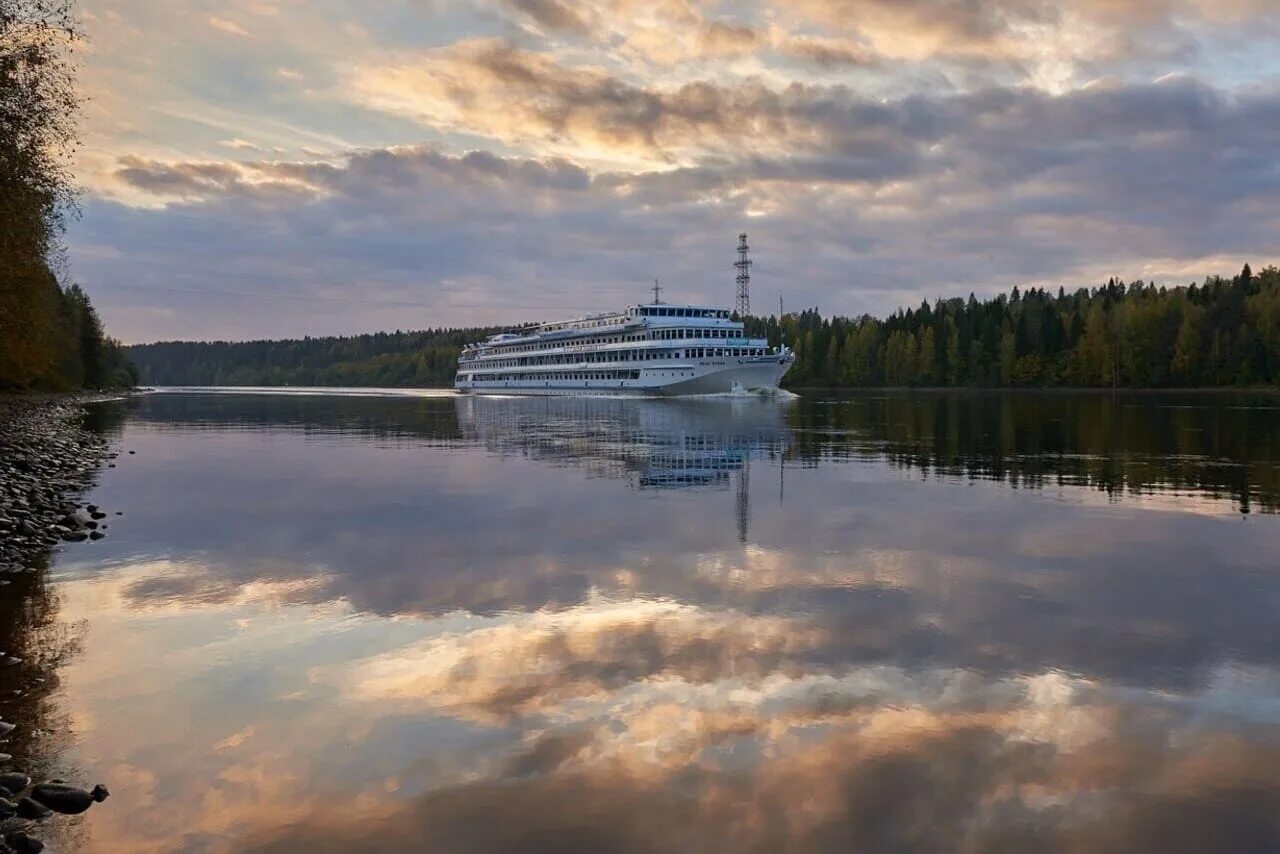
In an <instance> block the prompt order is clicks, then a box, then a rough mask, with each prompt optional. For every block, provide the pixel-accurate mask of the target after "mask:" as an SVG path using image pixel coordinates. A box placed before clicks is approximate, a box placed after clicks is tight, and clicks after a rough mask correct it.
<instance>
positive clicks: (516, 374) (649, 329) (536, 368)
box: [454, 302, 795, 395]
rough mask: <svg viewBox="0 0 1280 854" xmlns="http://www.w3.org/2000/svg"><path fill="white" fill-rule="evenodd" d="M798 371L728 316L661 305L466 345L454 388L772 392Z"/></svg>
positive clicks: (786, 352) (783, 352)
mask: <svg viewBox="0 0 1280 854" xmlns="http://www.w3.org/2000/svg"><path fill="white" fill-rule="evenodd" d="M794 362H795V354H794V353H792V352H791V350H790V349H789V348H787V347H785V346H784V347H777V348H770V347H769V344H768V342H767V341H766V340H765V339H763V338H747V337H745V331H744V328H743V324H742V323H741V322H739V321H736V320H734V319H733V317H732V315H731V314H730V312H729V311H728V309H723V308H715V307H712V306H700V305H672V304H668V303H661V302H654V303H649V304H647V305H633V306H630V307H628V308H627V309H626V310H625V311H619V312H614V313H610V314H599V315H593V316H590V317H583V318H579V319H576V320H564V321H559V322H556V323H541V324H537V325H535V326H529V327H526V328H523V329H519V330H514V331H511V332H504V333H501V334H499V335H493V336H491V337H489V338H488V339H486V340H485V341H482V342H478V343H475V344H468V345H467V346H466V347H464V348H463V350H462V353H461V354H460V355H459V357H458V373H457V376H456V377H455V378H454V386H455V387H456V388H457V389H458V390H460V391H464V392H469V393H473V394H640V395H700V394H729V393H734V392H772V391H776V390H777V388H778V383H779V382H780V381H781V380H782V377H783V375H784V374H786V372H787V370H788V369H789V368H790V367H791V365H792V363H794Z"/></svg>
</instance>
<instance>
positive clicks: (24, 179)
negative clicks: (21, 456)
mask: <svg viewBox="0 0 1280 854" xmlns="http://www.w3.org/2000/svg"><path fill="white" fill-rule="evenodd" d="M78 39H79V33H78V32H77V30H76V24H75V17H74V15H73V9H72V4H71V2H70V0H41V2H31V0H0V391H13V390H17V391H25V390H30V389H52V390H64V389H76V388H102V387H105V386H121V385H132V384H133V382H134V376H133V374H132V372H131V369H130V367H129V364H128V360H127V359H126V358H125V356H124V352H123V350H122V349H121V348H120V346H119V345H118V344H117V343H116V342H115V341H112V340H111V339H110V338H107V337H106V335H105V334H104V333H103V330H102V324H101V322H99V320H98V315H97V313H96V312H95V311H94V310H93V306H92V305H90V304H89V297H88V296H86V295H85V293H84V291H83V290H81V289H80V288H79V287H78V286H76V285H73V284H68V285H63V284H61V283H59V281H58V278H57V276H56V275H55V274H54V270H53V268H52V267H51V265H50V259H51V258H56V257H57V255H58V251H59V243H58V240H59V236H60V235H61V233H62V229H63V225H64V220H65V217H66V214H67V212H68V211H69V210H71V209H73V208H74V204H75V189H74V186H73V184H72V179H71V176H70V174H69V172H68V169H67V163H68V162H69V160H70V152H71V151H72V150H73V149H74V147H75V143H76V137H75V130H76V129H75V114H76V109H77V106H78V103H79V97H78V95H77V92H76V89H75V74H74V71H75V69H74V65H73V63H72V61H71V57H70V50H71V47H72V46H73V45H74V44H75V43H76V42H77V41H78Z"/></svg>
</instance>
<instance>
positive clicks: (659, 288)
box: [653, 279, 662, 305]
mask: <svg viewBox="0 0 1280 854" xmlns="http://www.w3.org/2000/svg"><path fill="white" fill-rule="evenodd" d="M661 293H662V286H661V285H659V284H658V280H657V279H654V280H653V304H654V305H659V304H660V303H661V302H662V298H661V297H659V296H658V295H659V294H661Z"/></svg>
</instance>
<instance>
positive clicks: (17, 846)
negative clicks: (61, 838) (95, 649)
mask: <svg viewBox="0 0 1280 854" xmlns="http://www.w3.org/2000/svg"><path fill="white" fill-rule="evenodd" d="M106 399H110V396H108V395H103V394H78V395H42V396H0V596H2V595H4V592H5V591H6V590H7V591H11V592H10V593H9V595H10V596H22V597H24V598H25V597H27V596H30V595H31V589H32V588H31V585H32V584H33V583H37V584H38V583H40V582H39V581H38V580H37V579H36V578H34V577H33V578H32V580H31V581H27V580H26V578H25V576H26V574H32V575H33V576H34V575H35V574H36V573H39V572H40V569H41V568H42V567H43V566H45V565H46V564H47V562H48V557H49V553H50V551H51V549H53V548H54V547H56V546H57V545H58V544H59V543H61V542H64V541H82V540H88V539H101V538H102V537H103V536H105V533H104V530H105V529H106V528H107V527H108V526H107V522H106V520H107V514H106V512H104V511H102V510H101V509H99V508H98V507H97V506H95V505H93V504H86V503H84V502H83V500H82V499H83V496H84V493H85V492H86V490H87V489H88V488H89V487H90V486H91V485H92V483H93V480H94V476H95V473H96V472H97V471H99V470H100V468H101V467H102V466H103V465H104V464H106V465H112V463H111V462H110V460H111V459H113V458H114V457H116V456H117V453H116V452H115V451H113V450H112V449H111V447H110V443H109V442H108V440H107V439H106V438H105V437H103V436H102V435H101V434H100V433H97V432H95V431H93V430H90V429H88V427H87V426H86V425H85V423H84V421H85V417H86V409H85V407H86V406H87V405H88V404H91V403H94V402H100V401H103V400H106ZM19 574H21V575H23V576H24V578H23V580H22V583H14V581H17V580H18V579H13V580H12V581H11V580H10V576H14V575H19ZM18 651H19V652H21V650H18ZM14 652H15V650H14V649H12V648H10V649H9V650H7V651H0V667H3V668H4V669H5V671H6V672H5V676H6V677H11V676H12V677H14V678H6V679H5V680H4V683H5V684H6V685H8V684H10V683H11V682H15V681H16V682H17V687H15V688H10V689H9V693H10V694H12V695H13V698H17V699H18V700H19V702H17V703H16V705H15V708H17V709H18V710H19V714H18V716H17V719H16V720H14V721H8V720H4V719H0V748H3V749H7V750H14V752H15V753H17V754H19V757H18V758H17V759H15V757H14V756H11V755H10V754H9V753H0V839H2V840H3V841H0V852H9V851H16V852H27V854H35V852H39V851H41V850H43V848H44V843H43V842H42V841H41V840H40V838H39V836H40V835H43V834H42V833H41V832H40V830H39V823H40V822H42V821H43V820H45V819H47V818H49V817H50V816H51V815H52V814H53V813H55V812H56V813H66V814H72V815H74V814H78V813H82V812H84V811H85V810H87V809H88V808H89V807H90V806H92V805H93V803H95V802H100V801H102V800H105V799H106V797H107V790H106V787H104V786H101V785H99V786H95V787H94V788H93V790H92V791H87V790H85V789H81V788H77V787H75V786H69V785H67V784H66V783H65V782H64V781H62V780H60V779H56V778H55V779H51V780H48V781H46V782H42V783H37V784H36V785H34V786H33V785H32V782H33V781H32V779H31V776H30V774H33V773H37V771H36V770H34V769H32V768H26V769H22V768H18V767H14V764H15V762H17V761H18V760H19V759H22V758H23V757H22V756H21V754H24V753H26V752H28V751H25V750H23V749H15V748H14V747H10V746H8V744H7V743H5V742H9V741H10V740H11V737H12V736H14V735H15V734H16V735H17V736H20V737H21V738H20V739H19V741H20V742H21V743H23V744H26V743H27V742H28V741H29V739H30V736H31V735H33V734H34V733H24V732H23V728H24V727H25V728H31V727H37V726H39V725H40V724H39V721H38V718H39V715H36V718H35V719H33V720H24V719H23V718H24V717H27V716H28V715H24V714H22V710H24V709H25V710H26V711H27V712H28V713H30V712H31V711H32V706H31V704H30V703H22V702H20V700H21V698H22V697H23V696H24V695H26V694H37V695H38V694H40V693H41V692H40V691H39V690H37V689H38V688H39V687H40V686H41V685H42V684H44V683H46V682H47V677H46V675H43V674H41V675H39V676H35V677H34V678H35V679H36V683H35V685H29V684H26V683H27V682H28V680H27V678H25V677H26V676H30V675H31V674H28V673H27V672H26V671H27V670H28V668H27V666H26V664H25V663H24V658H25V657H26V656H27V653H25V652H24V653H22V655H21V656H19V655H15V654H14ZM6 705H8V704H6ZM7 711H8V709H6V712H7ZM25 758H26V759H27V760H28V761H29V760H31V759H32V758H33V757H31V756H26V757H25ZM38 764H41V763H38Z"/></svg>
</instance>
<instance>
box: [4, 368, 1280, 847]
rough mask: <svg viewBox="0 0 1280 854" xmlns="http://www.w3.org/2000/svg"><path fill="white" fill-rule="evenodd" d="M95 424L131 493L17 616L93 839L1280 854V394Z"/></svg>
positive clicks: (380, 410)
mask: <svg viewBox="0 0 1280 854" xmlns="http://www.w3.org/2000/svg"><path fill="white" fill-rule="evenodd" d="M96 420H97V421H99V422H100V426H101V429H104V430H107V431H108V432H110V433H111V434H113V436H114V439H115V441H116V442H117V444H118V446H119V448H120V449H121V451H122V454H121V456H120V458H119V459H118V460H117V461H116V463H117V466H116V468H112V469H107V470H104V471H103V472H102V475H101V477H100V483H99V486H98V487H97V488H96V489H95V490H94V491H93V492H92V493H91V495H90V496H89V500H90V501H94V502H96V503H97V504H100V505H102V506H103V509H104V510H106V511H108V512H109V513H110V512H114V511H116V510H121V511H123V512H124V515H123V516H120V517H114V516H112V517H111V519H110V522H111V527H110V530H109V531H108V537H107V538H106V539H105V540H102V541H101V542H97V543H80V544H68V545H66V546H63V547H62V548H61V550H60V551H59V552H58V553H57V555H56V556H55V559H54V562H53V565H52V567H51V568H50V571H49V574H48V579H49V583H48V585H47V586H46V587H44V588H41V589H40V590H37V591H36V592H35V593H33V596H34V597H35V598H34V599H33V600H32V602H31V604H30V605H29V607H27V608H26V609H24V610H22V611H20V612H15V613H8V612H6V613H4V614H0V617H2V618H3V620H4V621H6V623H5V625H4V626H3V627H0V628H2V629H3V631H4V632H6V633H7V634H8V635H9V636H11V637H12V636H13V635H14V634H15V633H16V634H18V635H20V637H19V638H18V642H17V643H16V644H14V645H12V647H11V648H19V647H20V648H24V649H28V648H35V649H39V650H42V651H43V652H42V653H41V655H42V656H43V658H42V661H43V666H44V668H45V671H46V672H47V677H46V682H45V683H44V684H45V685H46V686H47V687H46V688H45V689H44V690H42V691H39V692H36V697H35V699H33V700H32V706H33V709H32V711H31V713H32V714H36V715H38V720H39V724H40V733H39V738H38V739H37V740H36V741H35V742H33V743H32V745H31V746H30V750H32V751H34V752H37V753H39V754H40V756H39V757H38V758H41V759H42V760H43V761H44V763H45V765H46V766H47V767H49V768H50V769H53V770H59V769H61V770H63V771H66V770H68V769H72V770H73V771H76V773H77V774H78V775H79V776H77V779H79V778H81V777H83V778H85V779H89V780H90V782H92V781H96V780H98V779H101V780H103V781H105V782H107V783H108V784H109V785H110V787H111V790H112V797H111V799H110V800H109V801H107V802H106V803H105V804H103V805H101V806H99V807H96V808H95V809H93V810H92V811H91V812H90V813H89V814H88V815H86V816H85V817H84V818H83V819H72V820H61V821H63V823H62V824H61V825H59V826H58V827H57V828H55V829H56V830H57V832H56V833H53V834H52V835H50V836H49V837H47V838H49V839H50V841H51V843H52V844H53V846H55V847H56V848H57V849H58V850H62V851H102V852H119V851H129V852H152V851H219V852H220V851H238V852H241V851H244V852H308V854H318V852H329V851H334V852H337V851H341V852H353V851H360V852H364V851H417V850H424V851H444V852H472V851H484V852H488V851H507V850H516V851H548V852H551V851H554V852H578V851H582V852H588V851H590V852H611V851H662V852H672V851H759V852H775V851H780V852H810V851H841V852H843V851H859V852H880V851H886V852H888V851H893V852H896V851H1044V852H1053V851H1070V852H1094V851H1138V850H1147V851H1159V852H1171V851H1276V850H1280V773H1277V770H1278V769H1280V517H1278V516H1276V515H1273V514H1275V513H1276V511H1277V510H1278V509H1280V397H1276V396H1260V395H1252V396H1251V395H1246V394H1232V393H1222V394H1203V395H1159V394H1137V395H1119V396H1112V395H1111V394H1107V393H1097V394H1084V393H1081V394H1074V393H1062V394H1052V393H1044V394H1035V393H1032V394H980V393H955V394H944V393H918V394H907V393H860V394H850V395H839V396H836V395H823V394H819V393H812V394H809V395H806V396H805V397H803V398H801V399H798V400H793V401H789V402H783V401H770V400H729V399H723V400H684V401H680V400H672V401H664V400H617V399H586V398H567V399H552V398H543V399H513V398H512V399H497V398H480V399H466V398H455V397H454V396H452V395H449V394H425V395H400V396H376V395H301V394H291V395H279V394H275V395H267V394H211V393H160V394H153V395H149V396H146V397H142V398H140V399H137V400H134V401H132V402H129V403H119V404H110V405H106V406H102V407H100V408H99V410H98V412H97V413H96ZM130 451H134V452H136V454H130V453H128V452H130ZM6 749H7V748H6ZM66 776H70V775H66Z"/></svg>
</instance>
